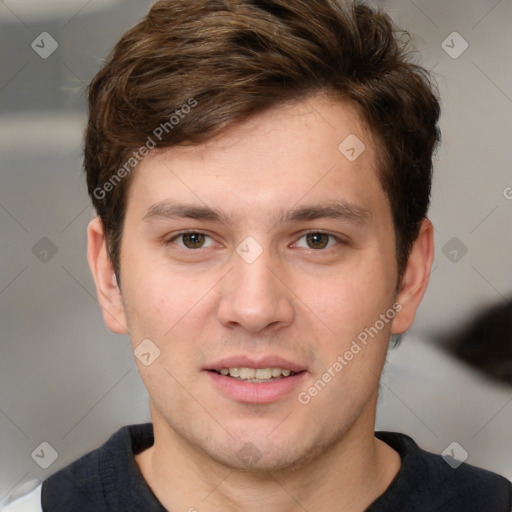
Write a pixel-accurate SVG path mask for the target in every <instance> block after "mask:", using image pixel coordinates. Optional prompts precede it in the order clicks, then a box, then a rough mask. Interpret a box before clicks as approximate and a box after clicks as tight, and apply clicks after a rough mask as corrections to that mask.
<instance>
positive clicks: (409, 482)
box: [41, 423, 512, 512]
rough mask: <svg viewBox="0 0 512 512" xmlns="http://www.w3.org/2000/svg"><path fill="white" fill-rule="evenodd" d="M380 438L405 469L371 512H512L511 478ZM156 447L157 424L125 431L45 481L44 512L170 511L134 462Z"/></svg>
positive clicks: (393, 436)
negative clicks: (152, 447) (141, 454)
mask: <svg viewBox="0 0 512 512" xmlns="http://www.w3.org/2000/svg"><path fill="white" fill-rule="evenodd" d="M375 435H376V437H378V438H379V439H381V440H382V441H384V442H385V443H387V444H388V445H390V446H391V447H392V448H393V449H394V450H395V451H397V452H398V453H399V454H400V457H401V459H402V466H401V468H400V471H399V472H398V474H397V475H396V477H395V479H394V480H393V482H392V483H391V484H390V486H389V487H388V489H387V490H386V492H385V493H384V494H383V495H381V496H380V497H379V498H378V499H377V500H376V501H375V502H374V503H373V504H372V505H370V507H368V508H367V510H366V512H511V511H512V484H511V483H510V482H509V481H508V480H506V479H505V478H503V477H501V476H499V475H496V474H494V473H491V472H489V471H485V470H483V469H479V468H475V467H473V466H470V465H468V464H462V465H460V466H459V467H458V468H457V469H453V468H452V467H451V466H450V465H449V464H447V462H446V461H445V460H443V458H442V457H441V456H440V455H434V454H432V453H428V452H426V451H424V450H421V449H420V448H419V447H418V446H417V444H416V443H415V442H414V441H413V440H412V439H411V438H410V437H408V436H406V435H404V434H397V433H391V432H377V433H376V434H375ZM152 444H153V426H152V425H151V423H147V424H143V425H131V426H126V427H123V428H122V429H120V430H119V431H117V432H116V433H115V434H114V435H113V436H112V437H111V438H110V439H109V440H108V441H107V442H106V443H105V444H104V445H103V446H101V447H100V448H98V449H97V450H94V451H92V452H90V453H88V454H87V455H84V456H83V457H81V458H80V459H78V460H77V461H75V462H73V463H72V464H70V465H69V466H67V467H65V468H63V469H61V470H60V471H58V472H57V473H55V474H54V475H52V476H51V477H49V478H48V479H47V480H45V481H44V482H43V486H42V499H41V501H42V506H43V510H44V512H165V510H166V509H165V508H164V507H163V506H162V505H161V504H160V502H159V501H158V500H157V498H156V496H155V495H154V494H153V492H152V491H151V489H150V487H149V486H148V484H147V483H146V481H145V480H144V478H143V477H142V474H141V472H140V470H139V468H138V466H137V464H136V462H135V459H134V455H135V454H137V453H140V452H142V451H143V450H145V449H146V448H148V447H150V446H151V445H152ZM191 506H194V504H193V503H191ZM198 506H199V505H198ZM198 506H197V507H196V508H198ZM199 508H200V507H199ZM199 508H198V509H199Z"/></svg>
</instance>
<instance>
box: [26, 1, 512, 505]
mask: <svg viewBox="0 0 512 512" xmlns="http://www.w3.org/2000/svg"><path fill="white" fill-rule="evenodd" d="M396 37H397V36H396V35H395V33H394V32H393V28H392V25H391V22H390V20H389V18H388V17H387V16H386V15H384V14H383V13H379V12H376V11H374V10H373V9H371V8H369V7H366V6H364V5H362V4H361V5H360V4H356V5H354V4H353V3H352V2H348V1H343V0H286V1H285V0H268V1H258V2H256V1H251V0H215V1H214V0H212V1H210V2H203V1H199V0H164V1H160V2H157V3H156V4H155V5H154V7H153V8H152V9H151V11H150V12H149V14H148V16H147V17H146V18H145V19H144V20H142V21H141V22H140V23H139V24H138V25H137V26H136V27H134V28H133V29H131V30H130V31H129V32H128V33H127V34H125V35H124V36H123V38H122V39H121V41H120V42H119V43H118V45H117V46H116V48H115V49H114V52H113V53H112V55H111V57H110V58H109V59H108V61H107V62H106V64H105V66H104V67H103V68H102V69H101V71H100V72H99V73H98V74H97V76H96V77H95V78H94V80H93V82H92V84H91V86H90V91H89V105H90V117H89V124H88V128H87V134H86V143H85V170H86V173H87V183H88V187H89V193H90V195H91V198H92V201H93V203H94V206H95V208H96V210H97V212H98V217H97V218H96V219H94V220H93V221H92V222H91V223H90V225H89V230H88V236H89V251H88V259H89V263H90V266H91V270H92V273H93V276H94V279H95V283H96V287H97V291H98V299H99V302H100V305H101V307H102V310H103V315H104V320H105V322H106V324H107V326H108V327H109V328H110V329H111V330H112V331H114V332H117V333H129V334H130V337H131V340H132V344H133V349H134V354H135V357H136V362H137V365H138V367H139V370H140V374H141V378H142V380H143V382H144V384H145V386H146V388H147V390H148V393H149V397H150V408H151V418H152V424H148V425H135V426H129V427H125V428H123V429H121V430H120V431H119V432H117V433H116V434H114V435H113V436H112V437H111V439H110V440H109V441H108V442H107V443H106V444H105V445H103V446H102V447H101V448H99V449H98V450H95V451H93V452H91V453H89V454H87V455H85V456H84V457H83V458H81V459H79V460H78V461H76V462H75V463H73V464H71V465H70V466H68V467H67V468H64V469H63V470H61V471H59V472H57V473H56V474H54V475H53V476H51V477H49V478H48V479H47V480H46V481H44V482H43V484H42V486H41V487H39V488H38V489H36V490H35V491H34V492H33V493H32V494H31V495H30V497H29V499H32V500H33V501H34V502H35V506H36V507H37V508H35V510H37V509H40V508H41V507H42V509H43V510H45V511H59V512H60V511H63V512H65V511H73V512H80V511H123V512H130V511H140V510H144V511H163V510H170V511H180V510H182V511H196V510H197V511H199V512H202V511H212V512H213V511H221V510H222V511H231V510H244V511H260V510H262V509H264V510H266V511H268V512H271V511H277V510H279V511H302V510H304V511H306V510H307V511H311V512H313V511H318V510H332V511H337V510H339V511H345V512H362V511H365V510H366V511H369V512H385V511H394V512H396V511H402V510H404V511H415V512H422V511H423V512H426V511H429V512H430V511H433V510H436V511H442V512H455V511H465V512H468V511H475V512H476V511H478V512H480V511H493V512H509V511H510V509H511V506H512V490H511V484H510V483H509V482H508V481H507V480H505V479H504V478H502V477H500V476H498V475H495V474H493V473H490V472H487V471H484V470H481V469H477V468H474V467H471V466H469V465H467V464H462V465H460V466H459V467H458V468H457V469H452V467H451V466H450V465H449V464H447V463H446V461H444V460H443V459H442V457H441V456H438V455H433V454H429V453H427V452H424V451H422V450H421V449H420V448H418V446H417V445H416V444H415V443H414V441H413V440H412V439H410V438H409V437H407V436H405V435H402V434H398V433H384V432H380V433H375V432H374V426H375V411H376V404H377V395H378V388H379V377H380V374H381V372H382V367H383V364H384V361H385V357H386V352H387V349H388V345H389V341H390V338H391V337H392V335H398V334H400V333H403V332H405V331H406V330H407V329H408V328H409V327H410V326H411V324H412V322H413V320H414V316H415V313H416V310H417V308H418V305H419V303H420V301H421V299H422V296H423V294H424V292H425V289H426V286H427V282H428V277H429V273H430V269H431V264H432V258H433V234H432V231H433V228H432V225H431V223H430V221H429V220H428V219H427V217H426V215H427V209H428V204H429V196H430V184H431V172H432V153H433V151H434V149H435V145H436V143H437V139H438V130H437V121H438V117H439V104H438V101H437V99H436V96H435V94H434V92H433V90H432V86H431V85H430V82H429V78H428V75H427V73H426V72H425V71H424V70H423V69H421V68H420V67H418V66H417V65H415V64H413V63H411V62H410V61H408V59H407V57H406V52H407V48H406V47H404V45H403V44H402V43H401V42H400V41H399V40H397V38H396ZM27 502H28V501H27Z"/></svg>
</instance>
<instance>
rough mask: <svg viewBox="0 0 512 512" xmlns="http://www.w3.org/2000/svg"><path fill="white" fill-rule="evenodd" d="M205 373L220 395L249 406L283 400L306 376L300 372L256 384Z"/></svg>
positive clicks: (213, 373) (212, 372) (215, 373)
mask: <svg viewBox="0 0 512 512" xmlns="http://www.w3.org/2000/svg"><path fill="white" fill-rule="evenodd" d="M206 373H207V374H208V375H209V376H210V378H211V379H212V381H213V383H214V385H215V386H216V387H217V389H219V390H220V391H221V393H222V394H224V395H226V396H228V397H229V398H232V399H233V400H236V401H238V402H245V403H249V404H268V403H271V402H276V401H278V400H280V399H281V398H284V397H285V396H287V395H289V394H290V393H291V392H292V391H293V390H294V389H295V388H296V387H297V386H298V385H299V384H300V383H301V382H302V381H303V380H304V377H305V375H306V372H300V373H297V374H295V375H292V376H290V377H285V378H282V379H277V380H274V381H272V382H261V383H258V382H246V381H243V380H238V379H234V378H232V377H225V376H224V375H219V374H218V373H217V372H214V371H206Z"/></svg>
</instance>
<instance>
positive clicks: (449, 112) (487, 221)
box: [0, 0, 512, 504]
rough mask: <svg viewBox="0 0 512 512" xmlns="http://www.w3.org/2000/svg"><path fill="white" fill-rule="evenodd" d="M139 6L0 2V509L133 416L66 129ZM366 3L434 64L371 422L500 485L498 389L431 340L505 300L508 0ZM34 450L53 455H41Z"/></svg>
mask: <svg viewBox="0 0 512 512" xmlns="http://www.w3.org/2000/svg"><path fill="white" fill-rule="evenodd" d="M151 3H152V2H151V1H148V0H137V1H135V0H117V1H115V0H110V1H107V0H89V1H86V0H51V1H50V0H46V1H39V0H3V1H0V237H1V259H0V322H1V333H0V336H1V339H0V383H1V388H0V432H1V435H0V457H1V459H0V461H1V462H0V504H1V503H2V502H3V501H5V499H6V498H7V496H8V495H9V494H10V493H11V492H12V491H13V490H14V489H15V488H17V487H18V486H19V485H20V484H23V483H24V482H27V481H29V480H32V479H40V480H42V479H44V478H45V477H46V476H48V475H50V474H51V473H53V472H54V471H56V470H57V469H59V468H60V467H63V466H64V465H66V464H67V463H69V462H70V461H72V460H74V459H76V458H77V457H78V456H80V455H82V454H84V453H85V452H87V451H89V450H91V449H93V448H95V447H97V446H98V445H99V444H101V443H102V442H104V441H105V440H106V438H107V437H108V436H109V435H110V434H111V433H113V432H114V431H115V430H116V429H117V428H119V427H120V426H122V425H125V424H128V423H137V422H143V421H148V420H149V413H148V404H147V402H148V401H147V396H146V392H145V390H144V388H143V386H142V384H141V382H140V380H139V378H138V375H137V370H136V367H135V364H134V362H133V354H132V352H131V349H130V346H129V340H128V338H127V337H125V336H124V337H123V336H117V335H114V334H112V333H110V332H109V331H107V329H106V328H105V326H104V325H103V321H102V317H101V314H100V310H99V308H98V306H97V302H96V298H95V289H94V284H93V281H92V278H91V276H90V273H89V269H88V266H87V261H86V226H87V223H88V221H89V220H90V219H91V218H92V215H93V212H92V209H91V207H90V205H89V200H88V197H87V193H86V187H85V183H84V178H83V175H82V172H81V146H82V141H81V137H82V133H83V129H84V123H85V93H84V91H85V87H86V84H87V83H88V81H89V80H90V79H91V78H92V76H93V75H94V73H95V72H96V71H97V70H98V69H99V67H100V65H101V60H102V59H103V58H104V57H105V56H106V54H107V53H108V51H109V50H110V49H111V47H112V46H113V45H114V44H115V42H116V41H117V39H118V38H119V37H120V35H121V34H122V33H123V32H124V31H125V30H126V29H127V28H129V27H130V26H131V25H133V24H134V23H135V22H137V21H138V20H139V19H140V18H141V17H142V16H143V15H144V14H145V12H146V11H147V8H148V7H149V6H150V4H151ZM379 3H380V4H381V5H383V6H384V7H385V8H387V9H389V11H390V12H391V14H392V16H393V18H394V19H395V20H396V21H397V23H398V24H399V25H401V26H403V27H405V28H407V29H408V30H409V31H411V32H412V33H413V34H414V41H415V44H416V46H417V47H418V48H419V50H420V52H421V53H420V55H421V59H422V62H423V63H424V64H425V65H426V66H427V67H428V68H429V69H432V70H433V71H434V73H435V76H436V79H437V81H438V83H439V87H440V91H441V97H442V106H443V114H442V122H441V128H442V132H443V145H442V147H441V150H440V152H439V154H438V156H437V159H436V170H435V172H436V176H435V182H434V190H433V202H432V208H431V215H430V216H431V219H432V221H433V222H434V225H435V228H436V244H437V254H436V261H435V265H434V271H433V273H432V277H431V284H430V288H429V290H428V292H427V295H426V297H425V300H424V302H423V305H422V306H421V309H420V311H419V314H418V318H417V321H416V325H415V327H414V329H413V330H412V331H411V332H410V333H409V334H408V335H406V336H405V338H404V340H403V343H402V346H401V347H400V348H398V349H396V350H393V351H392V352H391V353H390V355H389V361H388V364H387V367H386V370H385V373H384V378H383V381H382V390H381V401H380V404H379V414H378V428H380V429H386V430H396V431H402V432H405V433H408V434H411V435H412V436H413V437H414V438H415V439H416V440H417V442H418V443H419V444H420V445H422V446H423V447H425V448H427V449H430V450H431V451H435V452H437V453H441V452H443V451H444V450H445V449H446V448H447V447H451V448H450V449H453V446H452V445H451V443H453V442H456V443H457V445H456V446H455V452H456V453H459V454H462V455H463V454H464V452H467V461H468V462H469V463H473V464H475V465H480V466H483V467H487V468H489V469H493V470H496V471H499V472H501V473H502V474H505V475H506V476H508V477H509V478H512V429H511V428H510V425H511V424H512V423H511V422H512V388H511V387H510V386H507V385H505V384H498V383H495V382H492V381H491V380H490V379H488V378H485V377H483V376H482V375H480V374H478V373H476V372H475V371H474V370H472V369H470V368H469V367H466V366H465V365H463V364H461V363H459V362H458V361H456V360H454V359H453V358H452V357H451V356H449V355H448V354H445V352H444V351H443V350H442V348H441V347H440V346H439V344H438V343H436V340H438V339H439V337H440V336H441V335H443V334H444V333H446V332H449V331H451V330H453V329H456V328H458V327H459V326H461V325H464V324H467V323H468V322H469V321H470V320H471V319H472V318H473V317H474V315H475V313H476V312H477V311H479V309H481V308H482V307H485V306H487V305H491V304H495V303H500V302H504V301H506V300H510V299H509V297H510V296H511V295H512V271H511V266H512V228H511V224H512V223H511V220H512V143H511V142H510V139H511V136H512V30H511V29H510V27H512V3H511V2H510V1H509V0H501V1H497V0H478V1H476V0H472V1H468V0H414V1H412V0H389V1H382V2H379ZM466 46H467V47H466ZM511 336H512V335H511ZM509 342H510V343H511V344H512V338H509ZM489 350H492V347H489ZM41 443H48V444H49V445H50V446H51V447H52V448H53V450H54V451H55V453H54V452H53V451H52V450H49V449H46V453H47V454H48V453H50V454H51V456H50V458H49V459H48V458H47V459H46V460H45V461H42V460H41V459H40V458H39V459H38V458H37V456H36V454H37V453H40V450H41ZM45 446H46V445H43V447H45ZM459 446H460V448H459ZM461 449H463V450H464V452H463V451H461ZM457 450H459V452H457ZM462 455H461V456H462ZM53 459H55V460H53ZM43 462H44V463H43ZM49 463H51V464H50V465H49V466H48V467H47V468H44V467H41V465H43V466H44V465H47V464H49Z"/></svg>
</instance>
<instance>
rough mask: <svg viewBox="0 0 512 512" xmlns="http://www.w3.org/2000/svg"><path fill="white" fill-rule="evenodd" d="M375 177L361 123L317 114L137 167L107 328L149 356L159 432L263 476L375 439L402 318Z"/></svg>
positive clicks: (256, 122) (280, 114) (144, 370)
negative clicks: (121, 331) (115, 304)
mask: <svg viewBox="0 0 512 512" xmlns="http://www.w3.org/2000/svg"><path fill="white" fill-rule="evenodd" d="M348 136H351V138H350V139H348V142H350V143H349V144H347V143H346V144H342V145H341V149H340V143H342V142H343V141H344V140H345V139H346V138H347V137H348ZM354 136H356V137H357V139H359V142H358V140H357V139H355V138H354ZM361 142H362V143H363V144H364V145H365V149H364V151H362V152H361V150H362V149H363V146H361V145H360V143H361ZM351 148H354V151H352V150H351ZM359 153H361V154H359ZM358 155H359V156H358ZM347 156H348V157H350V158H347ZM354 157H357V158H354ZM376 162H377V158H376V154H375V150H374V144H373V143H372V140H371V138H370V137H369V135H368V133H367V132H366V131H364V130H363V129H362V127H361V123H360V120H359V118H358V116H357V114H356V113H355V111H354V110H352V109H351V108H350V107H348V106H347V105H344V104H342V103H340V102H334V101H333V100H330V99H327V98H326V97H323V96H315V97H312V98H310V99H309V100H308V101H304V102H300V103H297V104H294V105H289V106H286V107H283V108H280V109H277V110H272V111H270V112H266V113H263V114H259V115H257V116H256V117H253V118H251V119H250V120H248V121H245V122H243V123H240V124H238V125H236V126H232V127H231V128H229V130H228V131H226V132H224V133H223V134H222V135H221V136H219V137H217V138H216V139H214V140H212V141H210V142H208V143H206V144H202V145H199V146H194V147H179V148H177V147H175V148H170V149H167V150H164V151H161V152H160V153H158V154H156V153H154V154H152V155H150V156H148V157H147V158H146V159H145V160H144V161H143V162H142V163H141V164H140V166H139V167H138V168H137V170H136V171H135V175H134V177H133V178H134V179H133V182H132V184H131V188H130V192H129V197H128V206H127V212H126V220H125V225H124V231H123V241H122V246H121V265H120V268H121V283H122V286H121V293H122V307H120V308H119V311H118V312H117V313H114V315H111V314H109V315H107V316H106V317H105V318H106V320H107V323H108V324H109V325H110V326H111V328H113V329H114V330H116V325H119V324H124V323H126V325H127V327H128V331H129V333H130V336H131V339H132V343H133V348H134V350H136V353H137V350H138V351H139V352H141V351H142V350H143V353H144V354H146V355H145V356H144V357H145V358H146V361H145V363H146V364H144V363H143V362H141V361H140V360H138V359H137V364H138V366H139V370H140V374H141V377H142V380H143V382H144V384H145V386H146V388H147V390H148V392H149V396H150V400H151V408H152V416H153V418H152V419H153V422H154V425H155V430H158V429H160V430H167V431H168V432H171V433H172V436H173V438H175V439H179V440H180V443H182V444H185V445H187V446H189V447H192V448H193V449H194V450H195V451H197V452H199V453H201V454H202V455H204V456H205V457H207V458H209V459H211V460H214V461H217V462H219V463H222V464H224V465H227V466H230V467H234V468H244V467H245V468H247V467H248V466H250V467H252V468H254V469H262V470H279V469H285V468H287V467H290V466H293V467H298V466H300V464H301V463H305V461H308V460H311V459H312V458H314V457H315V456H318V455H320V454H322V453H324V452H326V450H327V449H328V448H331V447H332V446H334V445H336V443H339V442H341V440H342V439H344V438H347V436H350V435H351V433H352V434H354V435H357V432H360V431H362V430H365V429H371V431H372V432H373V416H374V409H375V404H376V396H377V390H378V379H379V376H380V372H381V369H382V365H383V362H384V359H385V355H386V350H387V345H388V341H389V338H390V335H391V333H392V332H393V330H395V331H396V330H397V322H400V315H403V313H400V312H399V311H400V309H402V305H397V304H396V303H397V302H399V301H400V300H403V296H400V295H397V291H396V289H397V279H398V276H397V269H396V254H395V236H394V229H393V221H392V216H391V209H390V205H389V202H388V199H387V196H386V195H385V193H384V192H383V189H382V187H381V185H380V182H379V179H378V175H377V167H376ZM112 317H116V318H117V322H118V323H116V325H114V324H113V321H112ZM109 318H110V320H109ZM394 324H395V326H394ZM143 340H150V341H144V343H143V345H140V344H141V343H142V342H143ZM139 345H140V347H139ZM147 354H150V355H147ZM148 363H149V364H148Z"/></svg>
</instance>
